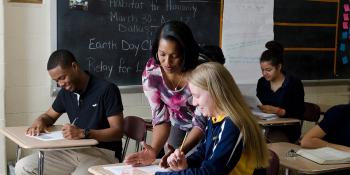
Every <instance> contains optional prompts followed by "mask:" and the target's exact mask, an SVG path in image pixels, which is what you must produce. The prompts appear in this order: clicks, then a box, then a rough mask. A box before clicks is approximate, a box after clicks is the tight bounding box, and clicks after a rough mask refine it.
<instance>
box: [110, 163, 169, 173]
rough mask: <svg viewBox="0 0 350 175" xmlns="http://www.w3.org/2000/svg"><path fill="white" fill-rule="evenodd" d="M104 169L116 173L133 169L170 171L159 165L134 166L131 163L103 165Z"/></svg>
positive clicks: (153, 171) (130, 171) (128, 171)
mask: <svg viewBox="0 0 350 175" xmlns="http://www.w3.org/2000/svg"><path fill="white" fill-rule="evenodd" d="M103 168H104V169H106V170H108V171H110V172H112V173H113V174H115V175H122V174H128V173H129V174H131V173H132V170H133V169H138V170H141V171H144V172H147V173H155V172H168V171H169V170H167V169H164V168H161V167H159V166H158V165H150V166H144V167H132V166H131V165H121V166H119V165H116V166H108V167H103Z"/></svg>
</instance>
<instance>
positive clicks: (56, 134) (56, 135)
mask: <svg viewBox="0 0 350 175" xmlns="http://www.w3.org/2000/svg"><path fill="white" fill-rule="evenodd" d="M29 137H33V138H36V139H39V140H42V141H52V140H61V139H64V137H63V134H62V131H53V132H49V133H40V135H39V136H29Z"/></svg>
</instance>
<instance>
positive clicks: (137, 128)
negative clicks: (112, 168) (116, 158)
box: [121, 116, 147, 162]
mask: <svg viewBox="0 0 350 175" xmlns="http://www.w3.org/2000/svg"><path fill="white" fill-rule="evenodd" d="M124 136H125V144H124V148H123V152H122V160H121V162H122V161H123V160H124V158H125V154H126V151H127V149H128V146H129V141H130V138H131V139H133V140H135V142H136V148H135V152H137V151H138V150H139V147H140V142H141V141H145V140H146V136H147V130H146V122H145V120H143V119H142V118H140V117H137V116H127V117H125V118H124Z"/></svg>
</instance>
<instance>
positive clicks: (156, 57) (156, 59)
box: [156, 53, 159, 61]
mask: <svg viewBox="0 0 350 175" xmlns="http://www.w3.org/2000/svg"><path fill="white" fill-rule="evenodd" d="M156 60H157V61H159V58H158V53H156Z"/></svg>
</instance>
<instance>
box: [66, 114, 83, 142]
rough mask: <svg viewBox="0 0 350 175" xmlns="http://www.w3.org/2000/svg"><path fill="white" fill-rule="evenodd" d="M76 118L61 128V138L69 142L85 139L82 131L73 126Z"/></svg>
mask: <svg viewBox="0 0 350 175" xmlns="http://www.w3.org/2000/svg"><path fill="white" fill-rule="evenodd" d="M76 120H77V118H75V119H74V120H73V122H72V123H71V124H65V125H63V128H62V134H63V137H64V138H66V139H69V140H78V139H82V138H84V137H85V135H84V129H81V128H78V127H77V126H75V122H76Z"/></svg>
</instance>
